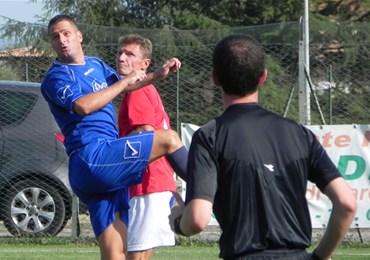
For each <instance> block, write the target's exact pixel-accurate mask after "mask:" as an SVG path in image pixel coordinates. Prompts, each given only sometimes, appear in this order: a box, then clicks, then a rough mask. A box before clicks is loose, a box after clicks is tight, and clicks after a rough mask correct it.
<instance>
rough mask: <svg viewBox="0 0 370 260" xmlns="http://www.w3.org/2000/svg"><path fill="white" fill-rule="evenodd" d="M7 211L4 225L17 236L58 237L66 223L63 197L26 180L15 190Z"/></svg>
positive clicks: (43, 185)
mask: <svg viewBox="0 0 370 260" xmlns="http://www.w3.org/2000/svg"><path fill="white" fill-rule="evenodd" d="M3 209H4V210H5V219H4V225H5V227H6V228H7V230H8V231H9V232H10V233H11V234H12V235H14V236H39V235H51V236H55V235H57V233H59V232H60V231H61V226H62V225H63V223H65V205H64V201H63V198H62V196H61V195H60V194H59V192H58V190H57V189H55V188H54V187H52V186H50V185H48V184H46V183H45V182H42V181H39V180H23V181H20V182H17V183H15V184H14V185H13V186H11V187H10V189H9V192H8V194H7V196H6V198H5V200H4V208H3Z"/></svg>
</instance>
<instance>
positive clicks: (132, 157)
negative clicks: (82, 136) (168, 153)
mask: <svg viewBox="0 0 370 260" xmlns="http://www.w3.org/2000/svg"><path fill="white" fill-rule="evenodd" d="M153 135H154V132H143V133H140V134H135V135H130V136H126V137H123V138H120V139H117V140H108V141H107V140H97V141H96V142H94V143H90V144H88V145H86V146H84V147H82V148H80V149H78V150H76V151H74V152H73V153H72V154H71V155H70V159H69V182H70V184H71V187H72V190H73V192H74V193H75V194H76V195H77V196H78V197H79V199H80V200H81V201H82V202H84V203H85V204H86V205H87V207H88V209H89V213H90V218H91V224H92V226H93V230H94V233H95V236H96V237H98V236H99V235H100V234H101V233H102V232H103V231H104V230H105V229H106V228H107V227H108V226H109V225H110V224H112V222H113V221H114V219H115V217H114V214H115V212H117V211H119V212H121V218H122V220H125V221H124V222H125V223H126V224H127V218H128V217H127V216H128V215H127V212H126V213H124V211H127V210H128V209H129V197H128V190H127V188H128V187H129V186H132V185H134V184H138V183H140V182H141V180H142V177H143V171H144V169H145V168H146V167H147V165H148V163H149V157H150V153H151V150H152V145H153ZM125 216H126V217H125Z"/></svg>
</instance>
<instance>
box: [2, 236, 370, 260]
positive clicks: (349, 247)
mask: <svg viewBox="0 0 370 260" xmlns="http://www.w3.org/2000/svg"><path fill="white" fill-rule="evenodd" d="M0 259H2V260H7V259H12V260H13V259H22V260H23V259H28V260H36V259H37V260H49V259H50V260H59V259H65V260H67V259H73V260H83V259H84V260H99V259H100V255H99V248H98V246H97V244H96V242H95V241H94V240H93V239H87V240H81V241H80V240H79V241H76V242H71V241H70V240H66V239H60V238H59V239H58V238H41V239H20V238H1V239H0ZM152 259H153V260H159V259H161V260H177V259H189V260H192V259H194V260H195V259H197V260H202V259H218V246H217V244H215V243H210V244H205V243H191V244H187V245H181V246H176V247H163V248H158V249H156V251H155V253H154V255H153V258H152ZM333 259H334V260H337V259H339V260H347V259H351V260H357V259H362V260H364V259H370V243H362V244H361V243H351V244H344V245H342V246H340V248H339V249H338V251H337V252H336V254H335V255H334V256H333Z"/></svg>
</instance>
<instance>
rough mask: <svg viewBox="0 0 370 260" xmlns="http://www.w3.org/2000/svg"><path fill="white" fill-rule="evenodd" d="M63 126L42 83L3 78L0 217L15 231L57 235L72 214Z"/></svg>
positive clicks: (0, 87)
mask: <svg viewBox="0 0 370 260" xmlns="http://www.w3.org/2000/svg"><path fill="white" fill-rule="evenodd" d="M59 131H60V130H59V127H58V126H57V124H56V123H55V121H54V118H53V116H52V114H51V113H50V111H49V108H48V105H47V103H46V102H45V100H44V98H43V97H42V95H41V92H40V84H39V83H30V82H15V81H0V220H2V221H3V223H4V225H5V227H6V229H7V230H8V231H9V232H10V233H11V234H12V235H15V236H30V235H32V236H37V235H42V234H47V235H52V236H55V235H57V234H58V233H59V232H60V231H61V230H63V228H64V227H65V225H66V224H67V222H68V220H69V219H70V218H71V215H72V210H71V209H72V191H71V187H70V185H69V182H68V157H67V155H66V153H65V150H64V146H63V144H62V143H61V141H62V140H61V134H60V133H59ZM82 208H83V207H82Z"/></svg>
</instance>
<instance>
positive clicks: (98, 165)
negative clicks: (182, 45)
mask: <svg viewBox="0 0 370 260" xmlns="http://www.w3.org/2000/svg"><path fill="white" fill-rule="evenodd" d="M48 34H49V37H50V42H51V45H52V47H53V49H54V50H55V52H56V54H57V59H55V61H54V62H53V64H52V66H51V68H50V69H49V71H48V72H47V75H46V77H45V79H44V80H43V82H42V84H41V91H42V94H43V96H44V98H45V99H46V100H47V102H48V104H49V107H50V110H51V112H52V114H53V115H54V117H55V120H56V122H57V123H58V125H59V127H60V129H61V131H62V133H63V134H64V136H65V141H64V145H65V148H66V152H67V154H68V155H69V181H70V184H71V187H72V189H73V191H74V193H75V194H76V195H77V196H78V197H79V198H80V200H81V201H82V202H84V203H85V204H86V205H87V207H88V210H89V213H90V220H91V224H92V227H93V230H94V233H95V236H96V237H97V240H98V243H99V247H100V252H101V258H102V259H125V258H126V255H127V245H126V244H127V241H126V236H127V222H128V208H129V198H128V187H129V186H131V185H133V184H137V183H140V181H141V179H142V174H143V172H144V169H145V167H146V166H147V165H148V163H149V162H151V161H154V160H156V159H158V158H159V157H161V156H163V155H166V156H167V158H168V160H169V162H170V163H171V166H172V167H173V168H174V169H176V170H178V171H181V172H183V173H184V174H186V166H187V150H186V148H185V147H184V146H183V144H182V142H181V140H180V138H179V136H178V135H177V133H176V132H174V131H172V130H161V131H154V132H142V133H139V134H134V135H130V136H127V137H125V138H118V129H117V124H116V115H115V111H114V107H113V103H112V100H113V99H114V98H115V97H117V96H118V95H119V94H121V93H125V92H128V91H132V90H135V89H137V88H140V87H143V86H146V85H148V84H150V83H153V82H155V81H157V80H160V79H162V78H164V77H166V76H167V75H168V74H169V73H171V72H173V71H176V70H177V69H179V68H180V66H181V63H180V61H179V60H178V59H176V58H172V59H170V60H168V61H167V62H165V64H164V65H163V66H162V67H161V68H159V69H157V70H156V71H155V72H154V73H152V74H148V75H146V73H145V72H144V71H133V72H132V73H130V74H129V75H127V76H126V77H125V78H123V79H122V78H121V77H120V76H119V75H118V74H117V73H116V72H115V71H114V70H113V69H112V68H110V67H109V66H108V65H106V64H105V63H104V62H103V61H102V60H100V59H99V58H97V57H90V56H85V55H84V52H83V49H82V40H83V36H82V33H81V32H80V31H79V29H78V27H77V25H76V22H75V21H74V19H72V18H71V17H70V16H67V15H57V16H55V17H53V18H52V19H51V20H50V21H49V25H48Z"/></svg>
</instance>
